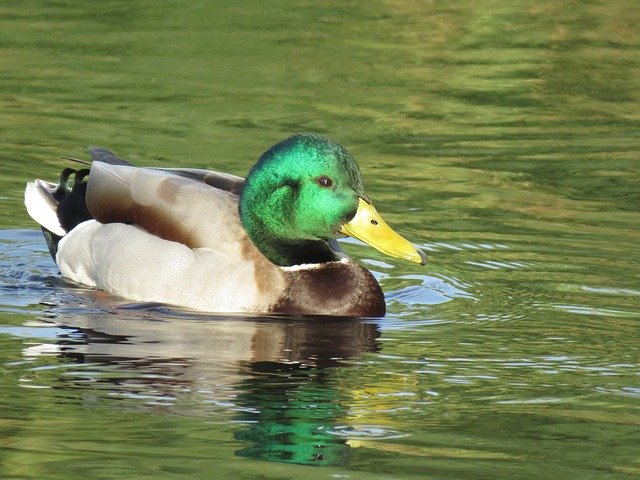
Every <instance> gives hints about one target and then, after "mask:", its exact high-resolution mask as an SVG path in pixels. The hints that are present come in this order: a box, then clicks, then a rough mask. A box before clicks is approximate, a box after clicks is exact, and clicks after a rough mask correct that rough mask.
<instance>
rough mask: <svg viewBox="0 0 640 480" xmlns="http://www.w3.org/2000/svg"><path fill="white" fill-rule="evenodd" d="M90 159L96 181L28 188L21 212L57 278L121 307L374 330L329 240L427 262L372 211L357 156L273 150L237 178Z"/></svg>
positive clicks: (283, 147)
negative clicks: (278, 316) (353, 322)
mask: <svg viewBox="0 0 640 480" xmlns="http://www.w3.org/2000/svg"><path fill="white" fill-rule="evenodd" d="M90 152H91V157H92V162H91V163H90V167H91V168H90V170H88V169H83V170H73V169H69V168H67V169H65V170H63V172H62V174H61V176H60V181H59V183H58V184H55V183H51V182H45V181H42V180H35V181H33V182H30V183H28V184H27V187H26V190H25V204H26V207H27V211H28V212H29V214H30V215H31V217H32V218H33V219H34V220H36V221H37V222H38V223H40V225H41V226H42V230H43V232H44V234H45V238H46V239H47V243H48V245H49V250H50V252H51V254H52V256H53V258H54V260H55V262H56V263H57V265H58V267H59V269H60V272H61V274H62V275H63V276H64V277H66V278H69V279H71V280H73V281H75V282H78V283H82V284H85V285H88V286H91V287H96V288H98V289H101V290H104V291H106V292H109V293H111V294H115V295H117V296H120V297H124V298H127V299H130V300H134V301H141V302H161V303H166V304H172V305H176V306H180V307H187V308H190V309H194V310H199V311H208V312H255V313H258V312H264V313H286V314H304V315H307V314H317V315H340V316H357V317H362V316H376V317H377V316H383V315H384V314H385V302H384V295H383V293H382V290H381V288H380V286H379V284H378V282H377V281H376V280H375V278H374V277H373V275H372V274H371V272H369V271H368V270H367V269H365V268H363V267H362V266H360V265H358V264H357V263H355V262H353V261H352V260H350V259H349V258H348V257H347V256H346V255H345V254H344V252H343V251H342V250H341V249H340V247H339V246H338V244H337V242H336V239H337V238H339V237H342V236H345V235H348V236H352V237H355V238H357V239H360V240H362V241H363V242H365V243H367V244H369V245H371V246H373V247H375V248H377V249H378V250H380V251H381V252H384V253H386V254H388V255H390V256H392V257H398V258H404V259H406V260H410V261H413V262H417V263H420V264H422V265H424V264H425V262H426V256H425V254H424V253H423V252H421V251H420V250H418V249H416V248H415V247H414V246H413V245H412V244H411V243H409V241H407V240H406V239H404V238H403V237H401V236H400V235H399V234H397V233H396V232H395V231H393V230H392V229H391V228H390V227H389V226H388V225H387V224H386V223H385V222H384V220H383V219H382V218H381V216H380V215H379V214H378V212H377V211H376V209H375V208H374V207H373V205H372V203H371V200H370V199H369V197H368V196H367V194H366V193H365V191H364V187H363V185H362V178H361V174H360V170H359V168H358V165H357V164H356V162H355V160H354V159H353V157H352V156H351V155H350V154H349V153H348V152H347V151H346V150H345V149H344V148H343V147H341V146H340V145H338V144H337V143H335V142H333V141H331V140H328V139H326V138H324V137H321V136H318V135H315V134H308V133H305V134H297V135H294V136H292V137H289V138H287V139H286V140H283V141H282V142H280V143H278V144H276V145H274V146H273V147H271V148H270V149H268V150H267V151H266V152H265V153H264V154H262V156H261V157H260V158H259V160H258V161H257V163H256V164H255V165H254V166H253V167H252V168H251V170H250V171H249V173H248V175H247V177H246V178H245V179H243V178H241V177H237V176H234V175H230V174H227V173H220V172H215V171H209V170H199V169H182V168H179V169H172V168H138V167H135V166H133V165H131V164H130V163H128V162H126V161H124V160H122V159H119V158H118V157H116V156H115V155H114V154H113V153H111V152H109V151H108V150H105V149H102V148H95V149H91V150H90ZM71 177H73V178H74V179H73V182H72V181H71Z"/></svg>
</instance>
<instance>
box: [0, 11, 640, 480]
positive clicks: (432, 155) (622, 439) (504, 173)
mask: <svg viewBox="0 0 640 480" xmlns="http://www.w3.org/2000/svg"><path fill="white" fill-rule="evenodd" d="M639 24H640V4H638V3H637V2H636V1H635V0H618V1H614V2H598V1H590V2H552V1H534V2H531V1H527V2H524V1H513V2H498V1H491V0H484V1H478V2H461V1H454V2H438V1H418V2H409V1H407V2H401V1H391V0H390V1H386V2H385V1H380V2H344V1H342V2H337V1H325V2H289V1H277V2H276V1H265V2H238V1H234V2H231V1H229V2H227V1H218V2H177V1H166V2H153V1H149V0H139V1H127V2H125V1H115V0H105V1H102V2H83V1H76V0H66V1H48V2H39V1H28V0H27V1H22V2H8V1H4V2H0V55H1V59H2V60H1V62H2V63H1V65H2V70H1V74H0V145H1V148H0V189H1V192H2V193H1V194H0V478H3V479H76V478H77V479H84V478H96V479H140V478H154V479H155V478H170V479H182V478H185V479H186V478H189V479H192V478H197V479H201V478H207V479H208V478H212V479H217V478H232V479H298V478H310V479H316V478H318V479H333V478H348V479H368V480H369V479H563V480H564V479H580V480H583V479H627V478H635V477H638V476H640V313H639V307H640V278H639V277H640V266H639V265H640V214H639V212H638V210H639V207H640V174H639V172H640V168H639V167H638V156H639V154H638V152H639V151H640V128H639V127H640V30H639V29H638V25H639ZM298 131H314V132H318V133H322V134H325V135H327V136H329V137H331V138H332V139H334V140H336V141H338V142H340V143H341V144H343V145H344V146H345V147H347V148H348V149H349V150H350V151H351V152H352V153H353V154H354V156H355V157H356V158H357V159H358V161H359V163H360V165H361V167H362V170H363V174H364V181H365V186H366V187H367V191H368V192H369V194H370V196H371V197H372V198H373V200H374V202H375V203H376V206H377V208H378V210H379V211H380V212H382V213H383V214H384V216H385V218H386V219H387V221H388V222H389V223H390V224H391V225H393V226H394V227H395V228H396V229H397V230H398V231H400V232H401V233H403V234H404V235H405V236H407V237H408V238H410V239H412V240H413V241H415V242H416V243H417V244H419V245H420V246H422V247H424V249H425V250H426V251H427V252H428V254H429V258H430V263H429V264H428V265H427V266H426V267H419V266H414V265H411V264H408V263H405V262H401V261H395V260H393V259H389V258H387V257H384V256H382V255H380V254H378V253H377V252H376V251H374V250H372V249H369V248H366V247H364V246H361V245H359V244H357V243H355V242H346V243H345V244H344V248H345V249H346V250H348V251H349V253H350V254H351V255H352V256H353V257H355V258H357V259H358V260H359V261H360V262H362V263H363V264H364V265H366V266H367V267H368V268H370V269H371V270H372V271H373V272H374V273H375V275H376V276H377V278H378V279H379V280H380V282H381V284H382V286H383V289H384V290H385V292H386V296H387V303H388V305H389V311H390V313H389V314H388V315H387V317H386V318H384V319H368V320H353V321H338V320H331V321H318V320H313V319H288V318H280V319H265V318H241V317H232V318H225V317H220V316H210V315H193V314H191V313H188V312H183V311H176V310H172V309H168V308H166V307H163V306H157V305H132V304H128V303H127V302H126V301H124V300H122V299H117V298H113V297H109V296H106V295H103V294H100V293H99V292H93V291H91V290H85V289H82V288H80V287H78V286H76V285H71V284H69V283H67V282H65V281H64V280H62V279H60V278H59V277H58V275H57V270H56V268H55V266H54V265H53V263H52V261H51V259H50V257H49V256H48V253H47V251H46V246H45V243H44V240H43V239H42V236H41V234H40V232H39V230H37V229H36V225H35V224H34V223H33V221H31V220H30V219H29V218H28V216H27V214H26V212H25V210H24V207H23V205H22V191H23V188H24V184H25V182H26V181H27V180H30V179H32V178H34V177H36V176H37V177H40V178H45V179H55V178H56V177H57V174H58V172H59V171H60V169H61V168H63V166H65V162H64V161H62V160H60V159H59V158H58V156H60V155H70V156H76V157H86V148H87V147H88V146H92V145H102V146H105V147H109V148H111V149H113V150H114V151H116V152H117V153H118V154H120V155H121V156H123V157H125V158H128V159H130V160H131V161H134V162H136V163H138V164H140V165H162V166H171V165H180V166H196V167H208V168H213V169H220V170H226V171H229V172H232V173H235V174H239V175H243V174H245V173H246V171H247V170H248V169H249V167H250V166H251V165H252V163H253V162H254V161H255V159H256V158H257V157H258V156H259V154H260V153H262V152H263V151H264V150H265V149H266V148H267V147H269V146H270V145H272V144H274V143H276V142H277V141H279V140H281V139H283V138H285V137H286V136H288V135H290V134H291V133H294V132H298ZM314 466H315V467H319V468H314Z"/></svg>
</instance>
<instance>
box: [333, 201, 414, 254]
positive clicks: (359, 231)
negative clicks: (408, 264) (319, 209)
mask: <svg viewBox="0 0 640 480" xmlns="http://www.w3.org/2000/svg"><path fill="white" fill-rule="evenodd" d="M340 232H341V233H344V234H345V235H349V236H350V237H354V238H357V239H358V240H362V241H363V242H364V243H367V244H369V245H371V246H372V247H373V248H376V249H378V250H380V251H381V252H382V253H386V254H387V255H390V256H392V257H396V258H404V259H405V260H410V261H412V262H416V263H419V264H420V265H424V264H425V263H427V256H426V255H425V254H424V253H423V252H422V251H421V250H418V249H417V248H416V247H414V246H413V245H412V244H411V242H409V241H408V240H407V239H406V238H404V237H402V236H400V235H398V234H397V233H396V232H394V231H393V229H392V228H391V227H390V226H389V225H387V223H386V222H385V221H384V220H383V219H382V217H381V216H380V214H379V213H378V212H377V211H376V209H375V208H373V205H371V204H369V203H367V202H365V201H364V200H363V199H362V198H360V199H359V201H358V211H357V212H356V215H355V216H354V217H353V218H352V219H351V221H350V222H348V223H345V224H344V225H342V227H340Z"/></svg>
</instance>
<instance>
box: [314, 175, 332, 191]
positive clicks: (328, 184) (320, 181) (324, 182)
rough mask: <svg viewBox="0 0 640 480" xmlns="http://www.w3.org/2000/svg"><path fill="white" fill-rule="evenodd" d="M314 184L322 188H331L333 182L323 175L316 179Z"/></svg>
mask: <svg viewBox="0 0 640 480" xmlns="http://www.w3.org/2000/svg"><path fill="white" fill-rule="evenodd" d="M316 182H317V183H318V185H320V186H321V187H323V188H331V187H332V186H333V180H331V179H330V178H329V177H327V176H325V175H323V176H321V177H318V178H317V179H316Z"/></svg>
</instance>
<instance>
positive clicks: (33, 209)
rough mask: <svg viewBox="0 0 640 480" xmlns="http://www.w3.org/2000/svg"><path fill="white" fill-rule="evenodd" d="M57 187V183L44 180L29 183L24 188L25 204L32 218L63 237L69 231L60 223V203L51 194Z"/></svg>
mask: <svg viewBox="0 0 640 480" xmlns="http://www.w3.org/2000/svg"><path fill="white" fill-rule="evenodd" d="M55 188H56V185H55V184H53V183H49V182H43V181H42V180H36V181H35V182H29V183H27V187H26V188H25V190H24V204H25V206H26V207H27V212H28V213H29V215H30V216H31V218H33V219H34V220H35V221H36V222H38V223H39V224H40V225H42V226H43V227H44V228H46V229H47V230H49V231H50V232H52V233H54V234H56V235H58V236H60V237H63V236H65V235H66V234H67V232H65V230H64V229H63V228H62V226H61V225H60V221H59V220H58V215H57V214H56V209H57V207H58V203H57V202H56V201H55V199H54V198H53V196H52V195H51V191H53V190H54V189H55Z"/></svg>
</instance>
